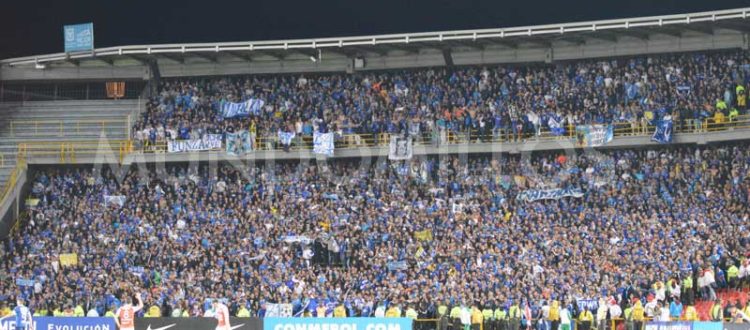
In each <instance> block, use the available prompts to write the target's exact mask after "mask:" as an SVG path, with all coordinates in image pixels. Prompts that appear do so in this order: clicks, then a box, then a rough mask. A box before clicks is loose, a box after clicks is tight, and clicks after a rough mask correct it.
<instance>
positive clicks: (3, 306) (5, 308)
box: [0, 302, 11, 317]
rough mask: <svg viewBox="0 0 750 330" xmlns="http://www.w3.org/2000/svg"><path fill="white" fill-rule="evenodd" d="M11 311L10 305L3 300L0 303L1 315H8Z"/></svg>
mask: <svg viewBox="0 0 750 330" xmlns="http://www.w3.org/2000/svg"><path fill="white" fill-rule="evenodd" d="M10 313H11V310H10V308H8V305H7V304H6V303H4V302H3V303H2V304H1V305H0V317H6V316H8V315H10Z"/></svg>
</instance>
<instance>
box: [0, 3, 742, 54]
mask: <svg viewBox="0 0 750 330" xmlns="http://www.w3.org/2000/svg"><path fill="white" fill-rule="evenodd" d="M748 11H750V8H737V9H727V10H717V11H708V12H699V13H689V14H676V15H663V16H647V17H634V18H623V19H610V20H598V21H588V22H574V23H562V24H547V25H536V26H520V27H508V28H495V29H477V30H455V31H439V32H421V33H404V34H385V35H370V36H354V37H341V38H316V39H293V40H270V41H245V42H215V43H186V44H161V45H130V46H118V47H107V48H98V49H93V50H92V51H90V52H77V53H56V54H45V55H36V56H27V57H19V58H11V59H5V60H1V61H0V64H4V65H11V66H13V65H25V64H35V63H44V62H55V61H66V60H79V59H90V58H102V57H106V56H123V55H137V54H140V55H152V54H164V53H171V54H190V53H214V54H215V53H221V52H230V51H250V52H251V51H263V50H280V51H288V50H300V49H313V50H317V49H323V50H325V49H339V48H342V47H361V46H377V45H390V44H404V45H406V44H410V45H417V46H418V45H420V44H424V43H434V42H438V43H442V42H449V41H476V40H478V39H501V40H507V39H512V38H528V37H532V36H556V35H564V34H566V33H567V34H569V33H581V32H588V33H596V32H597V31H605V30H606V31H613V32H616V31H619V30H623V31H627V30H630V29H636V28H659V27H662V26H672V27H677V28H679V27H681V26H686V25H689V24H695V23H700V22H716V21H723V20H732V19H746V18H747V17H748Z"/></svg>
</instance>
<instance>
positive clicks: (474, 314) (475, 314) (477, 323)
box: [471, 305, 484, 330]
mask: <svg viewBox="0 0 750 330" xmlns="http://www.w3.org/2000/svg"><path fill="white" fill-rule="evenodd" d="M482 323H484V317H483V316H482V311H481V310H479V307H477V305H474V306H472V307H471V328H472V329H473V330H481V329H482Z"/></svg>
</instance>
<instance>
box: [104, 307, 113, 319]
mask: <svg viewBox="0 0 750 330" xmlns="http://www.w3.org/2000/svg"><path fill="white" fill-rule="evenodd" d="M104 317H115V307H114V306H109V307H108V308H107V312H105V313H104Z"/></svg>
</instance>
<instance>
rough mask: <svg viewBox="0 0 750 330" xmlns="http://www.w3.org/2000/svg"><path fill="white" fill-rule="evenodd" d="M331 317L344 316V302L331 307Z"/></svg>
mask: <svg viewBox="0 0 750 330" xmlns="http://www.w3.org/2000/svg"><path fill="white" fill-rule="evenodd" d="M333 317H346V307H344V304H341V305H338V306H336V308H334V309H333Z"/></svg>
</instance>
